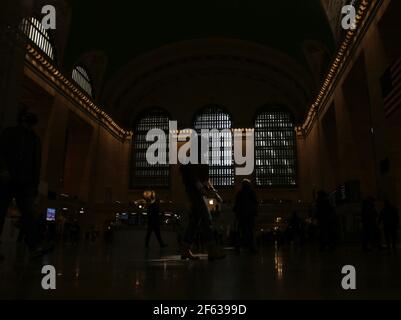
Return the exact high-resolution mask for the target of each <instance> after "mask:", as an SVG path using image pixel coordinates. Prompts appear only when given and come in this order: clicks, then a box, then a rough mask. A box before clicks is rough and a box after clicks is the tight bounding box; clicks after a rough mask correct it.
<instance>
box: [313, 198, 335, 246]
mask: <svg viewBox="0 0 401 320" xmlns="http://www.w3.org/2000/svg"><path fill="white" fill-rule="evenodd" d="M316 220H317V224H318V228H319V242H320V249H321V250H324V249H329V250H332V249H334V246H335V240H336V239H335V238H336V236H335V233H336V217H335V212H334V208H333V206H332V205H331V204H330V200H329V197H328V195H327V193H326V192H325V191H324V190H320V191H319V192H318V196H317V199H316Z"/></svg>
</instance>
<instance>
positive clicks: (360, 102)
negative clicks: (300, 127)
mask: <svg viewBox="0 0 401 320" xmlns="http://www.w3.org/2000/svg"><path fill="white" fill-rule="evenodd" d="M366 79H367V75H366V64H365V60H364V55H363V54H361V55H360V56H359V57H358V59H357V60H356V61H355V63H354V65H353V68H352V70H351V71H350V73H349V74H348V77H347V78H346V80H345V82H344V84H343V87H342V88H343V93H344V98H345V103H346V110H347V112H348V115H349V119H350V123H351V126H350V132H349V134H350V135H351V136H352V142H353V143H352V145H350V147H351V148H352V149H353V150H348V151H349V157H350V158H351V157H353V159H352V160H353V163H354V165H355V166H352V167H350V169H351V170H350V171H349V179H350V180H352V179H357V180H359V181H360V182H361V190H362V191H363V193H364V194H376V192H377V188H376V187H377V186H376V159H375V156H376V155H375V147H374V142H373V133H374V132H373V131H372V128H373V126H372V115H371V104H370V100H369V88H368V85H367V80H366ZM350 160H351V159H350Z"/></svg>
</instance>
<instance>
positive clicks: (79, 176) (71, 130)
mask: <svg viewBox="0 0 401 320" xmlns="http://www.w3.org/2000/svg"><path fill="white" fill-rule="evenodd" d="M93 132H94V130H93V127H91V126H90V125H89V124H88V123H87V122H85V121H84V120H82V119H80V118H79V117H78V116H76V115H75V114H74V113H72V112H70V113H69V120H68V125H67V136H66V149H65V150H66V151H65V152H66V153H65V167H64V174H63V177H64V178H63V182H64V184H63V192H64V193H66V194H69V195H71V196H78V197H79V198H81V199H83V200H87V199H88V194H87V193H86V194H85V192H84V190H85V185H84V182H85V181H84V179H85V175H87V174H88V173H87V170H86V169H87V167H86V164H87V161H88V156H89V146H90V143H91V139H92V135H93Z"/></svg>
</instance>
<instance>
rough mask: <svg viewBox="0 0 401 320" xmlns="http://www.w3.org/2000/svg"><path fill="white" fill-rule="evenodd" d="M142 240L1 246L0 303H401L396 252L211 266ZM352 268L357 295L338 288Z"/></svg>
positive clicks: (247, 258)
mask: <svg viewBox="0 0 401 320" xmlns="http://www.w3.org/2000/svg"><path fill="white" fill-rule="evenodd" d="M142 236H143V235H142V234H139V233H138V234H135V235H131V236H130V237H129V241H128V238H127V239H125V240H124V239H119V240H118V241H115V242H114V243H113V245H111V246H107V245H106V244H104V243H103V242H100V241H99V242H98V243H94V244H88V243H81V244H80V245H79V247H78V248H77V247H73V246H72V245H68V244H67V245H64V246H59V247H58V248H57V250H56V251H55V252H54V253H52V254H51V255H49V256H47V257H45V258H43V259H41V260H39V261H38V260H37V261H30V260H29V259H28V257H26V250H25V248H24V247H23V246H21V245H15V244H14V243H12V244H11V243H4V244H3V245H2V247H3V252H4V253H5V255H6V260H5V261H4V262H0V298H2V299H163V300H164V299H373V298H378V299H401V251H400V252H399V254H390V253H387V252H385V251H382V252H379V251H372V252H370V253H364V252H362V250H361V249H360V247H359V246H358V245H354V246H351V245H348V246H343V247H341V248H340V249H337V250H336V251H335V252H333V253H327V252H326V253H324V252H323V253H322V252H319V250H317V249H316V248H315V247H313V246H307V247H305V248H303V249H300V248H297V247H284V248H281V249H279V250H276V249H275V248H272V247H271V248H265V249H263V250H260V252H259V253H258V254H251V253H246V252H244V253H240V254H238V253H236V252H235V251H233V250H231V249H229V248H226V252H227V258H226V259H225V260H222V261H217V262H209V261H208V260H207V257H206V256H205V255H203V256H201V260H200V261H195V262H189V261H181V260H180V257H179V256H178V255H177V252H176V248H175V245H174V238H173V236H172V235H170V236H168V235H167V236H165V237H166V238H167V239H168V240H169V243H170V247H168V248H167V249H163V250H161V249H159V248H157V246H156V244H155V242H153V243H152V244H153V248H151V249H150V250H149V251H146V250H145V249H144V247H143V237H142ZM49 264H50V265H54V266H55V267H56V270H57V290H55V291H51V292H49V291H47V292H45V291H43V290H42V288H41V280H42V275H41V268H42V266H43V265H49ZM345 265H353V266H355V268H356V270H357V290H356V291H344V290H343V289H342V288H341V280H342V277H343V275H342V274H341V270H342V267H343V266H345Z"/></svg>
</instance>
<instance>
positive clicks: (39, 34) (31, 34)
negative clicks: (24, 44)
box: [20, 17, 55, 60]
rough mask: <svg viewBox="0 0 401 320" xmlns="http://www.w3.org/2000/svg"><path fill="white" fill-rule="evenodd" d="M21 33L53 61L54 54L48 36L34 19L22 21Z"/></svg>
mask: <svg viewBox="0 0 401 320" xmlns="http://www.w3.org/2000/svg"><path fill="white" fill-rule="evenodd" d="M20 29H21V31H22V32H23V33H24V34H25V35H26V36H27V37H28V38H29V39H30V40H31V41H32V42H33V43H34V44H35V45H37V46H38V47H39V49H40V50H42V51H43V52H44V53H45V54H46V55H47V56H48V57H49V58H51V59H52V60H54V58H55V53H54V48H53V44H52V42H51V39H50V35H49V33H48V32H47V30H46V29H45V28H44V27H43V26H42V24H41V23H40V22H39V20H37V19H36V18H33V17H32V18H30V19H27V18H25V19H23V20H22V23H21V25H20Z"/></svg>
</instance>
